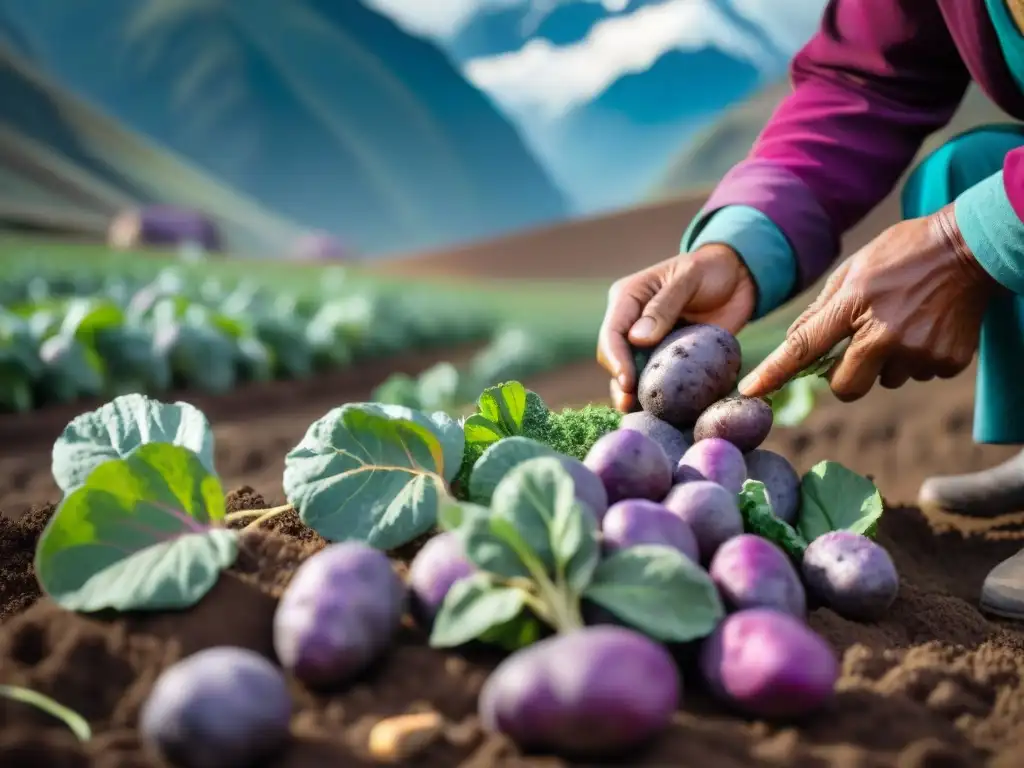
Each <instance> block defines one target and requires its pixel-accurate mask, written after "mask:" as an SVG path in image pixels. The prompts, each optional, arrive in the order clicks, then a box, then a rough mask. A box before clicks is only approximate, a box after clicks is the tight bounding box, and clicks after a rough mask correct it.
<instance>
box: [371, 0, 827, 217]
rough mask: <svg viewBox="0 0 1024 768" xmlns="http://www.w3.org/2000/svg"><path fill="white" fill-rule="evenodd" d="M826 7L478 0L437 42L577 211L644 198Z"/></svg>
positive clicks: (803, 37)
mask: <svg viewBox="0 0 1024 768" xmlns="http://www.w3.org/2000/svg"><path fill="white" fill-rule="evenodd" d="M375 1H377V2H380V1H381V0H375ZM390 2H391V3H392V8H395V7H397V5H396V3H397V0H390ZM780 4H781V6H782V7H781V8H780V7H779V6H780ZM823 6H824V0H778V2H773V3H768V2H766V1H765V0H657V1H654V0H631V1H630V2H628V3H626V2H618V3H613V2H608V1H607V0H605V1H602V2H596V1H594V0H549V1H548V2H544V3H540V2H538V1H537V0H500V2H499V1H497V0H493V1H492V2H486V0H481V1H480V2H479V4H478V7H477V10H476V11H475V13H474V14H472V15H471V16H470V17H469V18H468V19H467V20H465V21H464V22H463V23H462V24H461V26H460V27H459V29H458V30H457V32H456V33H454V34H452V35H450V36H449V38H447V40H446V41H445V42H444V45H445V46H446V48H447V49H448V50H449V51H451V52H452V53H453V55H454V56H456V57H457V58H459V60H460V61H462V62H463V69H464V71H465V73H466V75H467V77H468V78H469V79H470V81H471V82H473V83H475V84H476V85H477V86H478V87H480V88H481V89H483V90H484V91H485V92H487V93H488V94H490V95H491V97H492V98H494V100H495V101H496V102H497V103H498V104H499V105H500V106H501V107H502V108H503V109H504V110H505V112H506V113H507V114H508V115H510V116H511V117H512V118H513V119H514V120H515V121H516V123H517V124H518V125H519V126H520V128H521V129H522V131H523V133H524V136H525V137H526V140H527V141H528V143H529V144H530V146H531V147H532V148H533V150H534V152H535V153H536V154H537V155H538V156H539V157H540V158H541V159H542V160H543V162H544V163H545V165H546V167H547V168H548V170H549V172H550V173H551V175H552V176H553V177H554V179H555V181H556V183H558V184H559V186H560V187H561V188H562V189H564V190H566V192H567V194H569V195H570V196H571V197H572V199H573V202H574V203H575V204H576V207H577V209H578V210H580V211H581V212H586V213H595V212H599V211H601V210H606V209H609V208H614V207H619V206H624V205H629V204H631V203H633V202H634V201H635V200H636V199H637V198H638V197H643V195H644V194H646V192H647V191H648V190H649V189H650V188H651V186H652V185H653V184H655V183H656V181H657V180H658V178H659V177H660V176H661V175H662V174H663V173H664V170H665V167H666V165H667V164H668V163H669V162H670V161H671V160H672V158H673V156H674V155H675V154H676V153H677V152H678V151H679V147H680V146H682V145H684V144H685V142H686V141H688V140H689V139H691V138H692V137H693V136H694V135H695V134H696V133H697V132H698V131H700V130H701V129H702V128H704V127H706V126H707V125H708V124H709V123H710V122H713V121H714V119H715V118H716V117H717V116H718V115H719V114H720V113H721V111H722V110H724V109H727V108H728V107H730V106H732V105H733V104H736V103H737V102H741V101H743V100H745V99H747V98H748V97H749V96H750V95H751V94H752V93H754V92H756V91H757V90H758V89H759V88H761V87H763V86H765V85H766V84H770V83H772V82H774V81H775V80H777V79H778V78H779V77H780V76H781V75H783V74H784V73H785V71H786V68H787V65H788V63H789V60H790V57H791V56H792V55H793V53H795V52H796V50H797V49H798V48H799V47H800V46H801V45H803V44H804V43H805V42H806V41H807V39H809V37H810V36H811V35H812V34H813V32H814V30H815V29H816V27H817V26H818V24H819V22H820V17H821V12H822V8H823ZM407 7H408V9H409V10H408V13H413V12H414V11H413V8H423V9H425V8H426V7H427V6H416V5H415V4H414V3H412V2H409V3H408V5H407ZM547 73H552V75H551V76H549V75H548V74H547ZM554 73H557V76H555V75H554Z"/></svg>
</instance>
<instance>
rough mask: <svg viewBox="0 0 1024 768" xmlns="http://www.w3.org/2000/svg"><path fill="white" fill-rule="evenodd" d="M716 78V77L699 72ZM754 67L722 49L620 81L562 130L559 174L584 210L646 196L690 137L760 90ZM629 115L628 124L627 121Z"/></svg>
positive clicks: (674, 54) (691, 54) (679, 56)
mask: <svg viewBox="0 0 1024 768" xmlns="http://www.w3.org/2000/svg"><path fill="white" fill-rule="evenodd" d="M698 72H713V73H714V77H695V76H694V73H698ZM760 80H761V74H760V72H759V71H758V70H757V69H756V68H755V67H754V66H752V65H751V64H750V63H748V62H746V61H742V60H738V59H736V58H734V57H732V56H730V55H728V54H727V53H724V52H723V51H721V50H719V49H717V48H710V47H708V48H702V49H699V50H696V51H680V50H674V51H669V52H667V53H665V54H664V55H662V56H661V57H660V58H659V59H658V60H657V61H655V62H654V64H653V65H652V66H651V68H650V69H648V70H646V71H645V72H642V73H637V74H630V75H625V76H623V77H621V78H619V79H617V80H616V81H615V82H614V83H612V85H611V86H609V87H608V88H607V89H606V90H605V91H604V92H602V93H601V94H600V95H599V96H598V97H597V98H595V99H594V100H593V101H591V102H589V103H587V104H586V105H585V106H583V107H580V108H578V109H575V110H573V111H572V112H571V113H570V114H569V115H567V116H566V118H565V119H564V121H563V122H562V123H561V125H560V126H559V128H560V130H561V131H562V132H563V136H564V139H563V142H564V146H565V147H566V148H569V147H571V148H572V151H571V152H568V151H566V152H564V153H563V155H562V157H563V158H564V159H563V160H562V162H561V163H560V167H559V176H560V177H562V176H569V177H571V178H572V179H574V181H575V183H576V185H578V188H579V189H580V190H581V191H580V193H579V194H580V197H579V204H580V205H581V206H582V207H583V208H585V209H600V208H609V207H613V206H619V205H625V204H628V203H629V202H631V201H632V200H635V199H636V198H637V197H639V196H642V195H643V194H644V192H645V191H646V190H647V189H648V188H649V186H650V183H651V181H652V179H653V178H655V177H656V175H657V174H658V172H660V171H661V170H662V169H663V168H664V166H665V159H666V158H668V157H671V155H672V153H673V151H674V150H675V149H676V148H677V147H678V146H679V144H680V142H681V141H682V140H683V139H684V137H686V136H687V135H689V134H691V133H692V132H693V131H694V130H695V129H696V128H698V127H699V126H701V125H702V124H703V123H704V122H705V121H707V120H709V119H713V118H714V117H715V116H716V115H717V114H718V113H719V112H721V110H723V109H725V108H726V107H728V106H730V105H731V104H733V103H734V102H736V101H738V100H742V99H744V98H746V97H747V96H748V95H749V94H750V93H752V92H753V91H755V90H756V89H757V87H758V86H759V84H760ZM626 116H628V118H626Z"/></svg>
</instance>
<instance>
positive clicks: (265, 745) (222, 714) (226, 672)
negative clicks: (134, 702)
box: [40, 646, 292, 768]
mask: <svg viewBox="0 0 1024 768" xmlns="http://www.w3.org/2000/svg"><path fill="white" fill-rule="evenodd" d="M291 715H292V699H291V695H290V694H289V693H288V684H287V683H286V682H285V678H284V675H283V674H282V672H281V670H280V669H278V668H277V667H276V666H275V665H274V664H272V663H271V662H270V661H269V660H268V659H266V658H264V657H263V656H261V655H260V654H258V653H256V652H255V651H251V650H248V649H246V648H235V647H230V646H219V647H215V648H207V649H205V650H202V651H199V652H198V653H194V654H192V655H191V656H188V657H186V658H184V659H182V660H181V661H179V662H177V663H176V664H174V665H172V666H170V667H168V668H167V669H166V670H164V672H163V673H162V674H161V675H160V677H158V678H157V680H156V684H155V685H154V686H153V690H152V691H151V692H150V694H149V698H148V699H147V700H146V703H145V704H144V705H143V707H142V711H141V713H140V716H139V731H140V733H141V735H142V739H143V741H144V742H145V743H146V744H148V745H149V746H150V747H151V748H153V749H154V750H155V751H157V752H159V753H160V754H161V755H163V756H164V758H166V759H167V760H168V761H169V762H170V763H171V764H172V765H176V766H181V768H248V767H249V766H254V765H263V764H265V762H266V760H267V759H268V758H270V757H272V756H273V755H274V754H275V753H277V752H279V751H280V750H281V749H282V748H283V747H284V746H285V745H286V744H287V742H288V739H289V738H290V736H289V724H290V722H291ZM40 768H42V766H40Z"/></svg>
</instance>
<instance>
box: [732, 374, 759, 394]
mask: <svg viewBox="0 0 1024 768" xmlns="http://www.w3.org/2000/svg"><path fill="white" fill-rule="evenodd" d="M757 381H758V378H757V376H755V375H754V374H752V373H748V374H747V375H746V376H744V377H743V379H741V380H740V383H739V386H737V387H736V389H738V390H739V391H740V394H742V393H743V392H744V391H746V390H748V389H753V388H754V387H756V386H757Z"/></svg>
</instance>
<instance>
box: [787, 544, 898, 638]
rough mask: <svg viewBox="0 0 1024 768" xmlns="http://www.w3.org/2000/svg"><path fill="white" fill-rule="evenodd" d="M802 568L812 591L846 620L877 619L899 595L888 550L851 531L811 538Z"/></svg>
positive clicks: (896, 578)
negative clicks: (812, 539)
mask: <svg viewBox="0 0 1024 768" xmlns="http://www.w3.org/2000/svg"><path fill="white" fill-rule="evenodd" d="M802 567H803V575H804V582H805V583H806V584H807V588H808V589H809V590H810V591H811V593H812V594H814V595H815V596H816V597H817V598H819V599H820V600H821V601H822V602H823V603H824V604H825V605H827V606H828V607H829V608H831V609H832V610H834V611H835V612H836V613H838V614H839V615H840V616H845V617H846V618H848V619H854V620H857V621H874V620H876V619H880V618H882V616H884V615H885V613H886V611H888V610H889V608H890V607H892V604H893V602H894V601H895V600H896V596H897V595H898V594H899V590H900V577H899V574H898V573H897V572H896V565H895V564H894V563H893V561H892V558H891V557H890V556H889V553H888V552H886V551H885V550H884V549H883V548H882V547H880V546H879V545H878V544H876V543H875V542H873V541H872V540H871V539H869V538H868V537H867V536H862V535H861V534H859V533H853V532H852V531H831V532H830V533H826V534H823V535H821V536H819V537H818V538H816V539H814V541H812V542H811V543H810V544H809V545H808V547H807V551H806V552H805V553H804V559H803V566H802Z"/></svg>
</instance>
